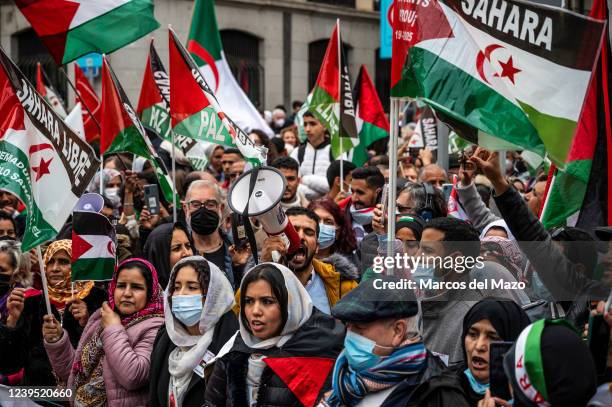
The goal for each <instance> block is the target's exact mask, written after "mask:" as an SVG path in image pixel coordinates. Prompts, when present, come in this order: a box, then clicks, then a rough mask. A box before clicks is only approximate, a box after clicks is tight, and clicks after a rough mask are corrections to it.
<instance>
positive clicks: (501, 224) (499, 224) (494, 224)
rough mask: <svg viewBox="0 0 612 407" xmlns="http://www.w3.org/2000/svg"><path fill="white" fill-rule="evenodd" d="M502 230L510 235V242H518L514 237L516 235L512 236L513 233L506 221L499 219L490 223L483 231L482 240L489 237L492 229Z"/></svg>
mask: <svg viewBox="0 0 612 407" xmlns="http://www.w3.org/2000/svg"><path fill="white" fill-rule="evenodd" d="M494 227H495V228H502V229H504V230H505V231H506V234H507V235H508V239H509V240H513V241H515V242H516V238H515V237H514V235H513V234H512V232H511V231H510V228H509V227H508V225H507V224H506V221H505V220H503V219H498V220H495V221H493V222H491V223H488V224H487V225H486V226H485V227H484V228H483V229H482V232H480V240H482V239H484V237H485V236H486V235H487V232H488V231H489V230H490V229H491V228H494Z"/></svg>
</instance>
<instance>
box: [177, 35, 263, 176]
mask: <svg viewBox="0 0 612 407" xmlns="http://www.w3.org/2000/svg"><path fill="white" fill-rule="evenodd" d="M169 37H170V38H169V39H170V45H169V46H170V52H169V53H170V94H171V95H172V103H171V104H170V116H171V118H172V128H173V129H174V132H175V133H176V134H180V135H182V136H185V137H189V138H193V139H196V140H201V141H207V142H210V143H215V144H222V145H225V146H230V147H237V148H238V149H239V150H240V152H241V153H242V155H243V156H244V158H245V159H246V160H248V161H250V162H252V163H254V164H263V163H265V162H266V154H267V150H266V149H265V148H263V147H258V146H256V145H255V144H254V143H253V141H251V139H250V138H249V137H248V136H247V134H246V133H244V132H243V131H242V130H240V127H239V126H238V125H236V123H234V122H233V121H231V120H230V119H229V117H228V116H227V115H226V114H225V113H224V112H223V111H222V110H221V107H220V106H219V102H218V101H217V98H216V97H215V95H214V94H213V92H212V90H211V89H210V87H208V84H207V82H206V80H205V79H204V77H203V76H202V75H201V74H200V71H199V70H198V68H197V66H196V64H195V62H194V61H193V59H192V58H191V57H190V56H189V53H188V52H187V50H186V49H185V48H184V47H183V45H182V44H181V42H180V41H179V40H178V38H177V37H176V34H175V33H174V31H173V30H172V29H169Z"/></svg>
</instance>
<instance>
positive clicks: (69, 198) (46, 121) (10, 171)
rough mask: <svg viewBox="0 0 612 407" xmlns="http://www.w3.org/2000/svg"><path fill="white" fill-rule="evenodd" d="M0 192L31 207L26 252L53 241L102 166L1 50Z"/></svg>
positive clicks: (25, 240)
mask: <svg viewBox="0 0 612 407" xmlns="http://www.w3.org/2000/svg"><path fill="white" fill-rule="evenodd" d="M0 94H1V95H2V98H0V189H2V190H6V191H9V192H11V193H12V194H14V195H15V196H17V197H18V198H19V199H20V201H21V202H22V203H23V204H24V205H25V206H26V209H27V219H26V225H27V227H26V229H25V234H24V236H23V240H22V247H21V248H22V250H23V251H24V252H25V251H28V250H30V249H32V248H33V247H35V246H37V245H39V244H42V243H44V242H46V241H48V240H52V239H54V238H55V237H56V236H57V233H58V232H59V230H60V229H61V228H62V226H63V225H64V222H66V219H67V218H68V216H69V215H70V212H71V211H72V208H73V207H74V205H75V204H76V203H77V201H78V199H79V197H80V196H81V195H82V194H83V192H85V190H86V189H87V186H88V185H89V183H90V181H91V179H92V178H93V176H94V174H95V173H96V171H97V169H98V167H99V165H100V162H99V161H98V160H97V159H96V156H95V153H94V151H93V150H92V149H91V147H90V146H89V144H87V143H86V142H85V141H83V140H81V139H80V138H79V136H77V135H76V134H74V132H73V131H72V130H71V129H70V128H69V127H68V126H66V125H65V124H64V122H63V121H62V119H61V117H60V116H59V115H58V114H57V113H56V112H55V110H53V108H52V107H51V105H49V103H47V101H46V100H45V99H44V98H43V97H42V96H40V95H39V94H38V92H36V88H35V87H34V86H33V85H31V84H30V82H28V80H27V79H26V77H25V75H24V74H23V73H21V71H19V69H18V68H17V67H16V66H15V64H14V63H13V62H12V61H11V60H10V59H9V57H8V56H7V55H6V54H5V53H4V50H2V48H0Z"/></svg>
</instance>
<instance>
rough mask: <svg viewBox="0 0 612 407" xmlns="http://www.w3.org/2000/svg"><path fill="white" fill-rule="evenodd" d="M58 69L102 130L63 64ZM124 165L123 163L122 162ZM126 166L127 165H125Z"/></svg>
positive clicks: (100, 129)
mask: <svg viewBox="0 0 612 407" xmlns="http://www.w3.org/2000/svg"><path fill="white" fill-rule="evenodd" d="M75 63H76V62H75ZM59 71H60V72H61V73H62V75H64V78H66V81H67V82H68V84H69V85H70V87H71V88H72V90H73V91H74V93H75V95H77V97H78V98H79V100H80V101H81V106H84V107H85V110H86V111H87V113H88V114H89V117H91V120H93V122H94V123H95V124H96V126H97V127H98V130H99V131H100V132H101V131H102V126H100V122H98V119H96V117H95V116H94V115H93V113H92V112H91V110H89V106H87V103H85V101H84V100H83V97H82V96H81V94H80V93H79V91H78V90H77V88H76V86H75V85H74V84H73V83H72V81H71V80H70V78H69V77H68V73H67V72H66V71H65V70H64V67H63V66H60V68H59ZM124 165H125V164H124ZM126 168H127V167H126Z"/></svg>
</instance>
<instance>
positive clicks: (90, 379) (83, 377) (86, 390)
mask: <svg viewBox="0 0 612 407" xmlns="http://www.w3.org/2000/svg"><path fill="white" fill-rule="evenodd" d="M129 262H138V263H141V264H142V265H144V266H145V268H146V269H147V270H149V272H151V287H148V289H151V290H152V293H151V296H150V299H149V300H148V301H147V304H146V305H145V307H144V308H143V309H141V310H140V311H138V312H135V313H133V314H132V315H128V316H125V317H123V318H121V325H123V326H124V327H125V328H129V327H130V326H132V325H135V324H137V323H139V322H140V321H142V320H144V319H148V318H153V317H162V318H163V316H164V304H163V294H162V290H161V287H160V286H159V282H158V281H157V272H156V271H155V267H153V265H152V264H151V263H149V262H148V261H146V260H144V259H139V258H131V259H127V260H124V261H122V262H121V263H120V264H119V267H118V268H117V270H120V269H121V267H123V265H125V264H126V263H129ZM118 275H119V273H118V271H115V273H114V274H113V279H112V281H111V282H110V285H109V286H108V303H109V306H110V307H111V308H112V309H114V308H115V298H114V294H115V289H116V288H117V277H118ZM102 330H103V328H102V324H101V321H100V323H99V326H98V327H97V328H96V329H95V331H94V333H93V334H92V335H91V336H90V337H89V338H88V340H86V341H85V342H84V343H83V346H82V348H81V353H80V359H78V360H75V361H74V363H73V364H72V373H73V375H74V388H75V405H88V406H89V405H106V401H107V398H106V387H105V383H104V375H103V368H102V363H101V361H102V356H104V345H103V343H102V339H101V336H102Z"/></svg>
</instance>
